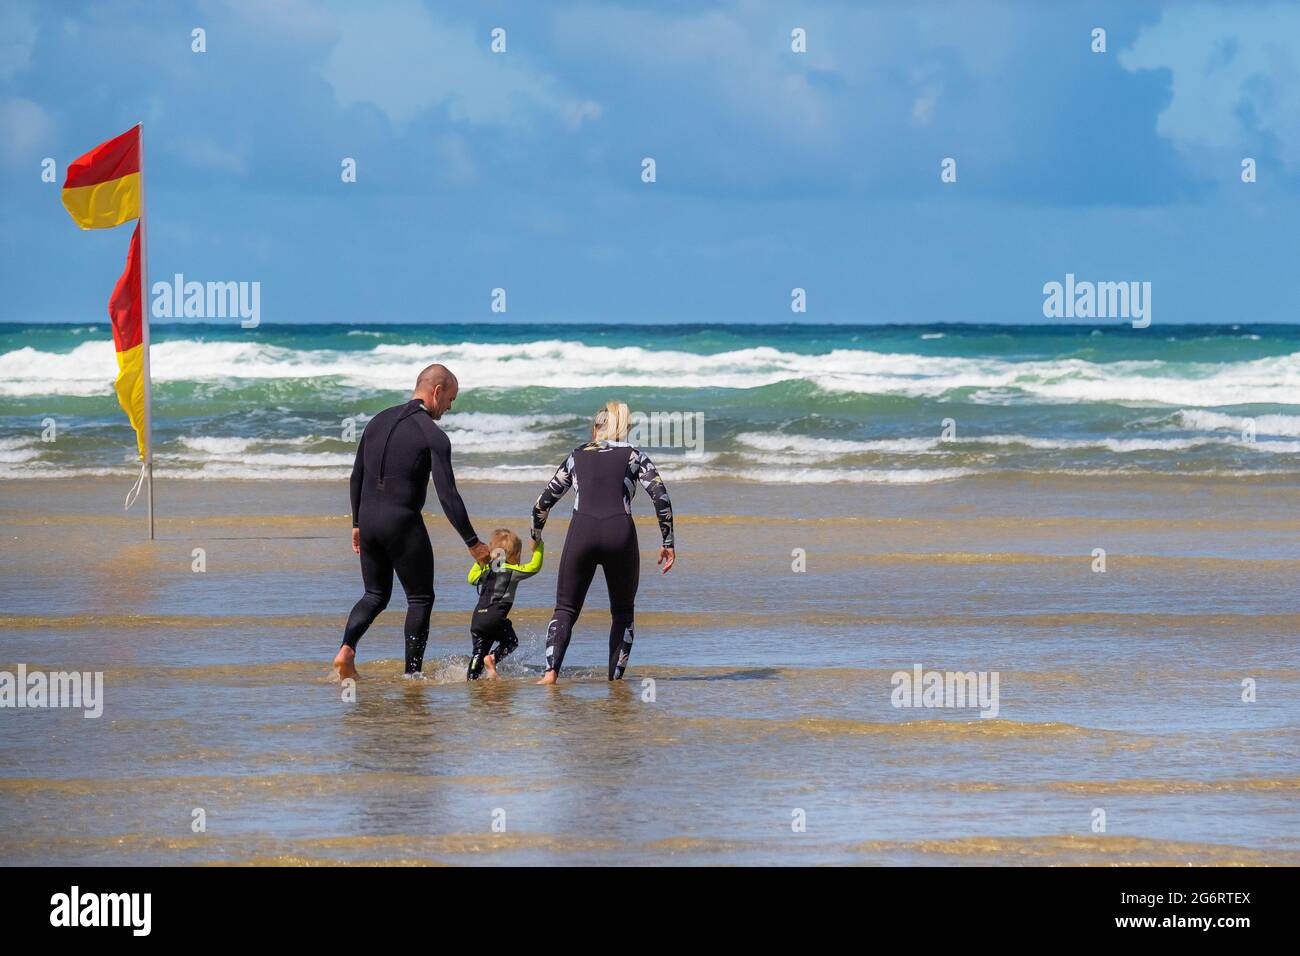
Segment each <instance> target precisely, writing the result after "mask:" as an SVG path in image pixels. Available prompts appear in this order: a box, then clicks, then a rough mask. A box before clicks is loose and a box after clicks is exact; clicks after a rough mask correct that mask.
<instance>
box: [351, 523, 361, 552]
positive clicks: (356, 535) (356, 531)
mask: <svg viewBox="0 0 1300 956" xmlns="http://www.w3.org/2000/svg"><path fill="white" fill-rule="evenodd" d="M352 550H353V551H355V552H356V553H357V554H360V553H361V529H360V528H353V529H352Z"/></svg>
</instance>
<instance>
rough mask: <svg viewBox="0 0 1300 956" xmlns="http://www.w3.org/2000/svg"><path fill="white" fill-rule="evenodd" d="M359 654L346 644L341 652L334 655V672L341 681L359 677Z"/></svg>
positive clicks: (340, 649)
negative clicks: (357, 663)
mask: <svg viewBox="0 0 1300 956" xmlns="http://www.w3.org/2000/svg"><path fill="white" fill-rule="evenodd" d="M356 660H357V652H356V651H354V650H353V649H352V648H350V647H348V646H347V645H346V644H344V645H343V646H342V647H340V648H339V652H338V653H337V654H335V655H334V670H335V671H336V672H337V673H338V675H339V680H347V679H348V678H349V677H356V676H357V667H356Z"/></svg>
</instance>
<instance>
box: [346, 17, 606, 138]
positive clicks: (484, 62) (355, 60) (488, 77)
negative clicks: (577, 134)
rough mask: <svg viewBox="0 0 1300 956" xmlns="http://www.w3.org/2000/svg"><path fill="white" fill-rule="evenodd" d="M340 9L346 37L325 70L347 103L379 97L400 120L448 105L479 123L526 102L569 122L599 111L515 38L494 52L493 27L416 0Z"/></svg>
mask: <svg viewBox="0 0 1300 956" xmlns="http://www.w3.org/2000/svg"><path fill="white" fill-rule="evenodd" d="M335 17H336V20H337V27H338V36H339V39H338V42H337V44H336V45H335V46H334V48H333V50H332V51H331V52H330V55H329V57H328V59H327V60H326V62H325V66H324V68H323V70H322V74H323V75H324V77H325V79H326V80H327V81H328V82H329V83H330V85H331V86H332V87H333V88H334V94H335V96H336V98H337V99H338V101H339V103H340V104H342V105H343V106H349V105H351V104H353V103H363V102H364V103H372V104H374V105H375V106H377V107H378V108H379V109H381V110H383V111H384V113H386V114H387V115H388V117H389V119H390V120H392V121H393V122H394V123H397V124H402V123H407V122H410V121H411V120H412V119H413V118H414V117H415V116H417V115H418V114H420V113H422V112H424V111H425V110H428V109H432V108H434V107H439V106H444V105H445V106H446V107H447V108H448V110H449V112H450V115H451V117H452V118H453V119H455V120H460V121H464V122H468V123H473V124H504V123H507V122H509V121H510V120H511V119H512V117H513V116H514V114H515V111H516V110H517V109H518V108H519V106H520V105H521V104H524V103H528V104H532V105H533V106H537V107H541V108H542V109H543V110H545V111H547V112H550V113H553V114H556V115H558V116H559V117H560V118H561V119H562V120H563V121H564V122H566V123H567V124H568V125H570V126H576V125H578V124H581V123H582V122H583V121H584V120H586V119H591V118H595V117H598V116H599V115H600V107H599V105H598V104H596V103H594V102H591V101H587V100H581V99H578V98H575V97H573V96H571V95H569V94H567V93H566V92H565V91H563V90H562V89H561V88H560V86H559V84H558V83H557V82H556V81H555V80H554V78H552V77H550V76H548V75H546V74H544V73H539V72H537V71H535V70H533V69H530V68H529V67H528V66H527V64H526V62H525V59H524V55H523V54H521V53H518V52H516V51H515V50H514V49H511V48H510V47H509V46H508V47H507V49H508V52H506V53H500V54H494V53H491V52H490V51H489V49H488V42H489V37H488V36H487V35H486V34H484V35H482V36H479V35H477V34H476V33H475V31H474V29H473V28H472V27H470V26H469V25H467V24H451V23H447V22H444V21H441V20H439V19H438V18H437V17H435V16H434V14H432V13H431V12H430V11H429V10H427V9H426V8H424V7H423V6H421V5H420V4H419V3H416V2H414V0H399V2H395V3H392V4H390V5H385V6H383V7H380V8H373V7H367V6H364V5H359V4H355V5H354V4H349V5H346V6H337V7H335ZM508 39H509V38H508V35H507V40H508Z"/></svg>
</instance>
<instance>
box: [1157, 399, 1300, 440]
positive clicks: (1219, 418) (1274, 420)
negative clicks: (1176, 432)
mask: <svg viewBox="0 0 1300 956" xmlns="http://www.w3.org/2000/svg"><path fill="white" fill-rule="evenodd" d="M1295 401H1297V402H1300V395H1297V396H1296V397H1295ZM1176 421H1177V423H1178V427H1179V428H1181V429H1184V430H1186V431H1229V432H1236V433H1237V434H1241V432H1242V430H1243V429H1245V428H1246V425H1247V424H1248V423H1249V422H1254V424H1255V434H1256V435H1285V436H1287V437H1291V438H1300V415H1256V416H1253V417H1248V416H1245V415H1225V414H1224V413H1223V412H1210V411H1203V410H1201V409H1186V408H1185V409H1183V410H1182V411H1180V412H1179V413H1178V415H1177V416H1176Z"/></svg>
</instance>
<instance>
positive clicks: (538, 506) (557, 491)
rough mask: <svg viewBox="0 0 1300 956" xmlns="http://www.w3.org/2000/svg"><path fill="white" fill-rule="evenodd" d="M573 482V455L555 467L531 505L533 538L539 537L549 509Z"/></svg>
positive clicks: (548, 514) (549, 511) (544, 525)
mask: <svg viewBox="0 0 1300 956" xmlns="http://www.w3.org/2000/svg"><path fill="white" fill-rule="evenodd" d="M572 484H573V455H569V457H568V458H566V459H564V463H563V464H561V465H560V467H559V468H557V469H555V474H554V475H553V476H551V480H550V481H548V482H547V483H546V487H545V488H543V489H542V493H541V494H540V495H538V496H537V502H536V503H535V504H534V505H533V539H534V540H536V539H537V538H539V537H541V534H542V528H544V527H546V519H547V517H549V516H550V513H551V509H552V508H554V507H555V503H556V502H557V501H559V500H560V499H561V498H563V497H564V493H565V492H566V491H568V490H569V486H570V485H572Z"/></svg>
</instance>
